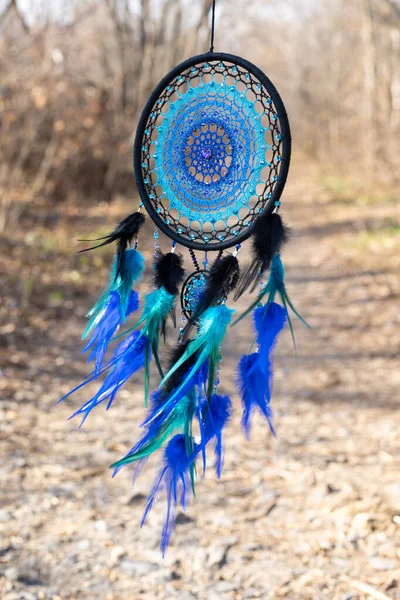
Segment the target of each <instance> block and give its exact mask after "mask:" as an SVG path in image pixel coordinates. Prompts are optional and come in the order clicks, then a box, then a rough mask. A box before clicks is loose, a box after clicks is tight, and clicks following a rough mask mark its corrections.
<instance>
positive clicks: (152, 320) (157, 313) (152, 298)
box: [119, 287, 175, 406]
mask: <svg viewBox="0 0 400 600" xmlns="http://www.w3.org/2000/svg"><path fill="white" fill-rule="evenodd" d="M174 302H175V296H174V295H173V294H170V293H168V292H167V290H166V289H165V288H164V287H161V288H160V289H158V290H154V292H151V293H150V294H147V295H146V296H145V299H144V308H143V311H142V314H141V315H140V319H139V320H138V321H137V323H135V324H134V325H133V326H132V327H131V328H130V329H128V330H127V331H125V332H124V333H123V334H122V335H126V334H128V333H129V332H131V331H134V330H135V329H137V328H138V327H139V326H140V325H143V327H142V333H143V334H144V335H145V336H146V338H147V339H148V340H149V348H151V350H152V352H153V355H154V360H155V362H156V365H157V368H158V371H159V373H160V375H161V377H163V372H162V368H161V363H160V359H159V356H158V347H159V340H160V332H161V328H162V326H163V323H164V322H165V320H166V319H167V317H168V315H169V313H170V312H171V310H172V309H173V306H174ZM119 337H120V336H119ZM149 382H150V355H149V354H147V355H146V359H145V366H144V404H145V406H147V401H148V397H149Z"/></svg>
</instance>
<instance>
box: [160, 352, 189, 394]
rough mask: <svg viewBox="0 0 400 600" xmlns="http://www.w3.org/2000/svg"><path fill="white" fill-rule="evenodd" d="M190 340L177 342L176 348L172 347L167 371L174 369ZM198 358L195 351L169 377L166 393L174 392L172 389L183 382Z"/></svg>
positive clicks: (165, 387)
mask: <svg viewBox="0 0 400 600" xmlns="http://www.w3.org/2000/svg"><path fill="white" fill-rule="evenodd" d="M190 341H191V340H186V341H184V342H178V343H177V344H176V346H174V348H172V351H171V354H170V357H169V360H168V366H167V373H168V372H169V371H170V370H171V369H172V367H174V366H175V365H176V363H177V362H178V360H179V359H180V358H181V357H182V356H183V354H184V353H185V351H186V349H187V347H188V345H189V343H190ZM196 359H197V354H196V353H194V354H193V355H192V356H190V357H189V358H188V359H187V360H185V362H184V363H182V365H181V366H180V367H179V368H178V369H177V370H176V371H175V372H174V373H173V374H172V375H171V377H170V378H169V379H167V381H166V382H165V385H164V388H163V389H164V392H165V393H166V394H169V393H170V392H172V390H175V389H176V388H177V387H178V386H179V385H180V383H181V381H182V379H183V378H184V376H185V375H186V373H188V371H189V370H190V369H191V367H193V365H194V364H195V362H196Z"/></svg>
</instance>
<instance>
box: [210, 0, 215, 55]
mask: <svg viewBox="0 0 400 600" xmlns="http://www.w3.org/2000/svg"><path fill="white" fill-rule="evenodd" d="M214 32H215V0H213V3H212V14H211V43H210V52H214Z"/></svg>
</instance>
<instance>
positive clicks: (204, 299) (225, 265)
mask: <svg viewBox="0 0 400 600" xmlns="http://www.w3.org/2000/svg"><path fill="white" fill-rule="evenodd" d="M239 274H240V269H239V262H238V259H237V258H236V256H233V254H227V255H226V256H223V257H222V258H217V259H216V260H215V262H214V263H213V264H212V266H211V269H210V271H209V272H208V275H207V283H206V287H205V289H204V292H203V293H202V295H201V296H200V298H199V301H198V304H197V306H196V309H195V311H194V313H193V315H192V317H191V319H190V323H189V327H188V328H187V330H186V334H187V333H188V331H189V330H190V326H191V325H192V324H193V323H196V324H197V321H198V319H199V317H200V316H201V315H202V314H203V313H204V311H206V310H207V309H208V308H210V307H211V306H216V305H217V304H219V303H220V302H222V301H225V300H226V299H227V297H228V294H229V293H230V292H232V291H233V290H234V289H235V287H236V285H237V283H238V281H239Z"/></svg>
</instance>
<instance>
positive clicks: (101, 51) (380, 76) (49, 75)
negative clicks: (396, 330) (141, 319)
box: [0, 0, 400, 230]
mask: <svg viewBox="0 0 400 600" xmlns="http://www.w3.org/2000/svg"><path fill="white" fill-rule="evenodd" d="M210 6H211V0H198V1H197V2H193V1H189V0H182V1H178V0H159V1H155V0H153V1H152V2H151V1H150V0H140V1H139V0H65V1H64V2H58V1H57V0H53V1H51V2H50V1H49V0H47V1H46V0H25V1H22V0H20V1H18V0H1V2H0V61H1V62H0V68H1V87H0V115H1V138H0V148H1V170H0V186H1V191H0V193H1V213H0V227H1V228H2V229H3V230H4V228H5V227H6V224H7V223H8V222H13V220H14V222H15V220H16V219H17V218H18V215H19V214H20V212H21V211H22V210H23V207H24V205H29V206H31V204H32V202H41V203H45V202H49V203H52V204H61V203H65V202H67V201H68V202H74V201H75V202H79V203H82V202H87V203H92V202H99V201H100V200H105V201H107V202H111V201H112V199H113V198H114V197H115V196H117V195H118V194H127V195H132V194H133V193H134V182H133V178H132V169H131V146H132V139H133V134H134V130H135V125H136V122H137V120H138V116H139V113H140V110H141V108H142V107H143V105H144V102H145V99H146V98H147V96H148V94H149V92H150V91H151V90H152V89H153V88H154V86H155V85H156V83H157V82H158V81H159V79H160V78H161V76H162V75H163V74H165V73H166V72H167V71H168V70H170V68H172V66H173V65H175V64H176V63H177V62H179V61H181V60H182V59H184V58H186V57H188V56H190V55H193V54H195V53H199V52H201V51H204V50H205V49H206V48H207V47H208V38H209V12H210ZM216 41H217V48H218V49H223V50H225V51H231V52H234V53H238V54H242V55H245V56H247V58H249V59H250V60H252V61H254V62H256V63H257V64H259V65H260V67H262V68H263V69H264V70H265V71H266V72H267V73H268V74H269V75H270V77H271V79H272V80H273V81H276V82H278V84H279V86H278V87H279V89H280V91H281V94H282V96H283V98H284V100H285V102H286V104H287V106H288V111H289V115H290V116H291V123H292V127H293V135H294V147H295V149H296V151H297V152H298V153H302V154H303V155H304V160H305V161H312V162H316V163H318V164H320V165H322V166H323V167H324V169H325V170H329V171H330V172H331V174H333V175H334V174H337V175H342V174H343V172H345V173H346V174H347V175H348V176H350V177H351V178H353V179H355V180H359V182H360V183H362V184H363V185H364V186H365V187H367V186H368V188H369V189H374V188H378V187H379V186H382V185H385V186H396V185H398V184H399V179H400V173H399V169H398V168H397V167H398V156H399V152H400V4H399V3H397V2H396V0H319V1H318V2H310V1H307V0H288V1H286V2H284V3H276V2H268V1H267V0H263V1H257V0H253V1H252V2H249V3H246V7H245V8H244V7H243V2H241V1H237V0H225V2H223V1H221V2H220V3H219V5H218V11H217V40H216ZM16 197H17V198H16Z"/></svg>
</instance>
